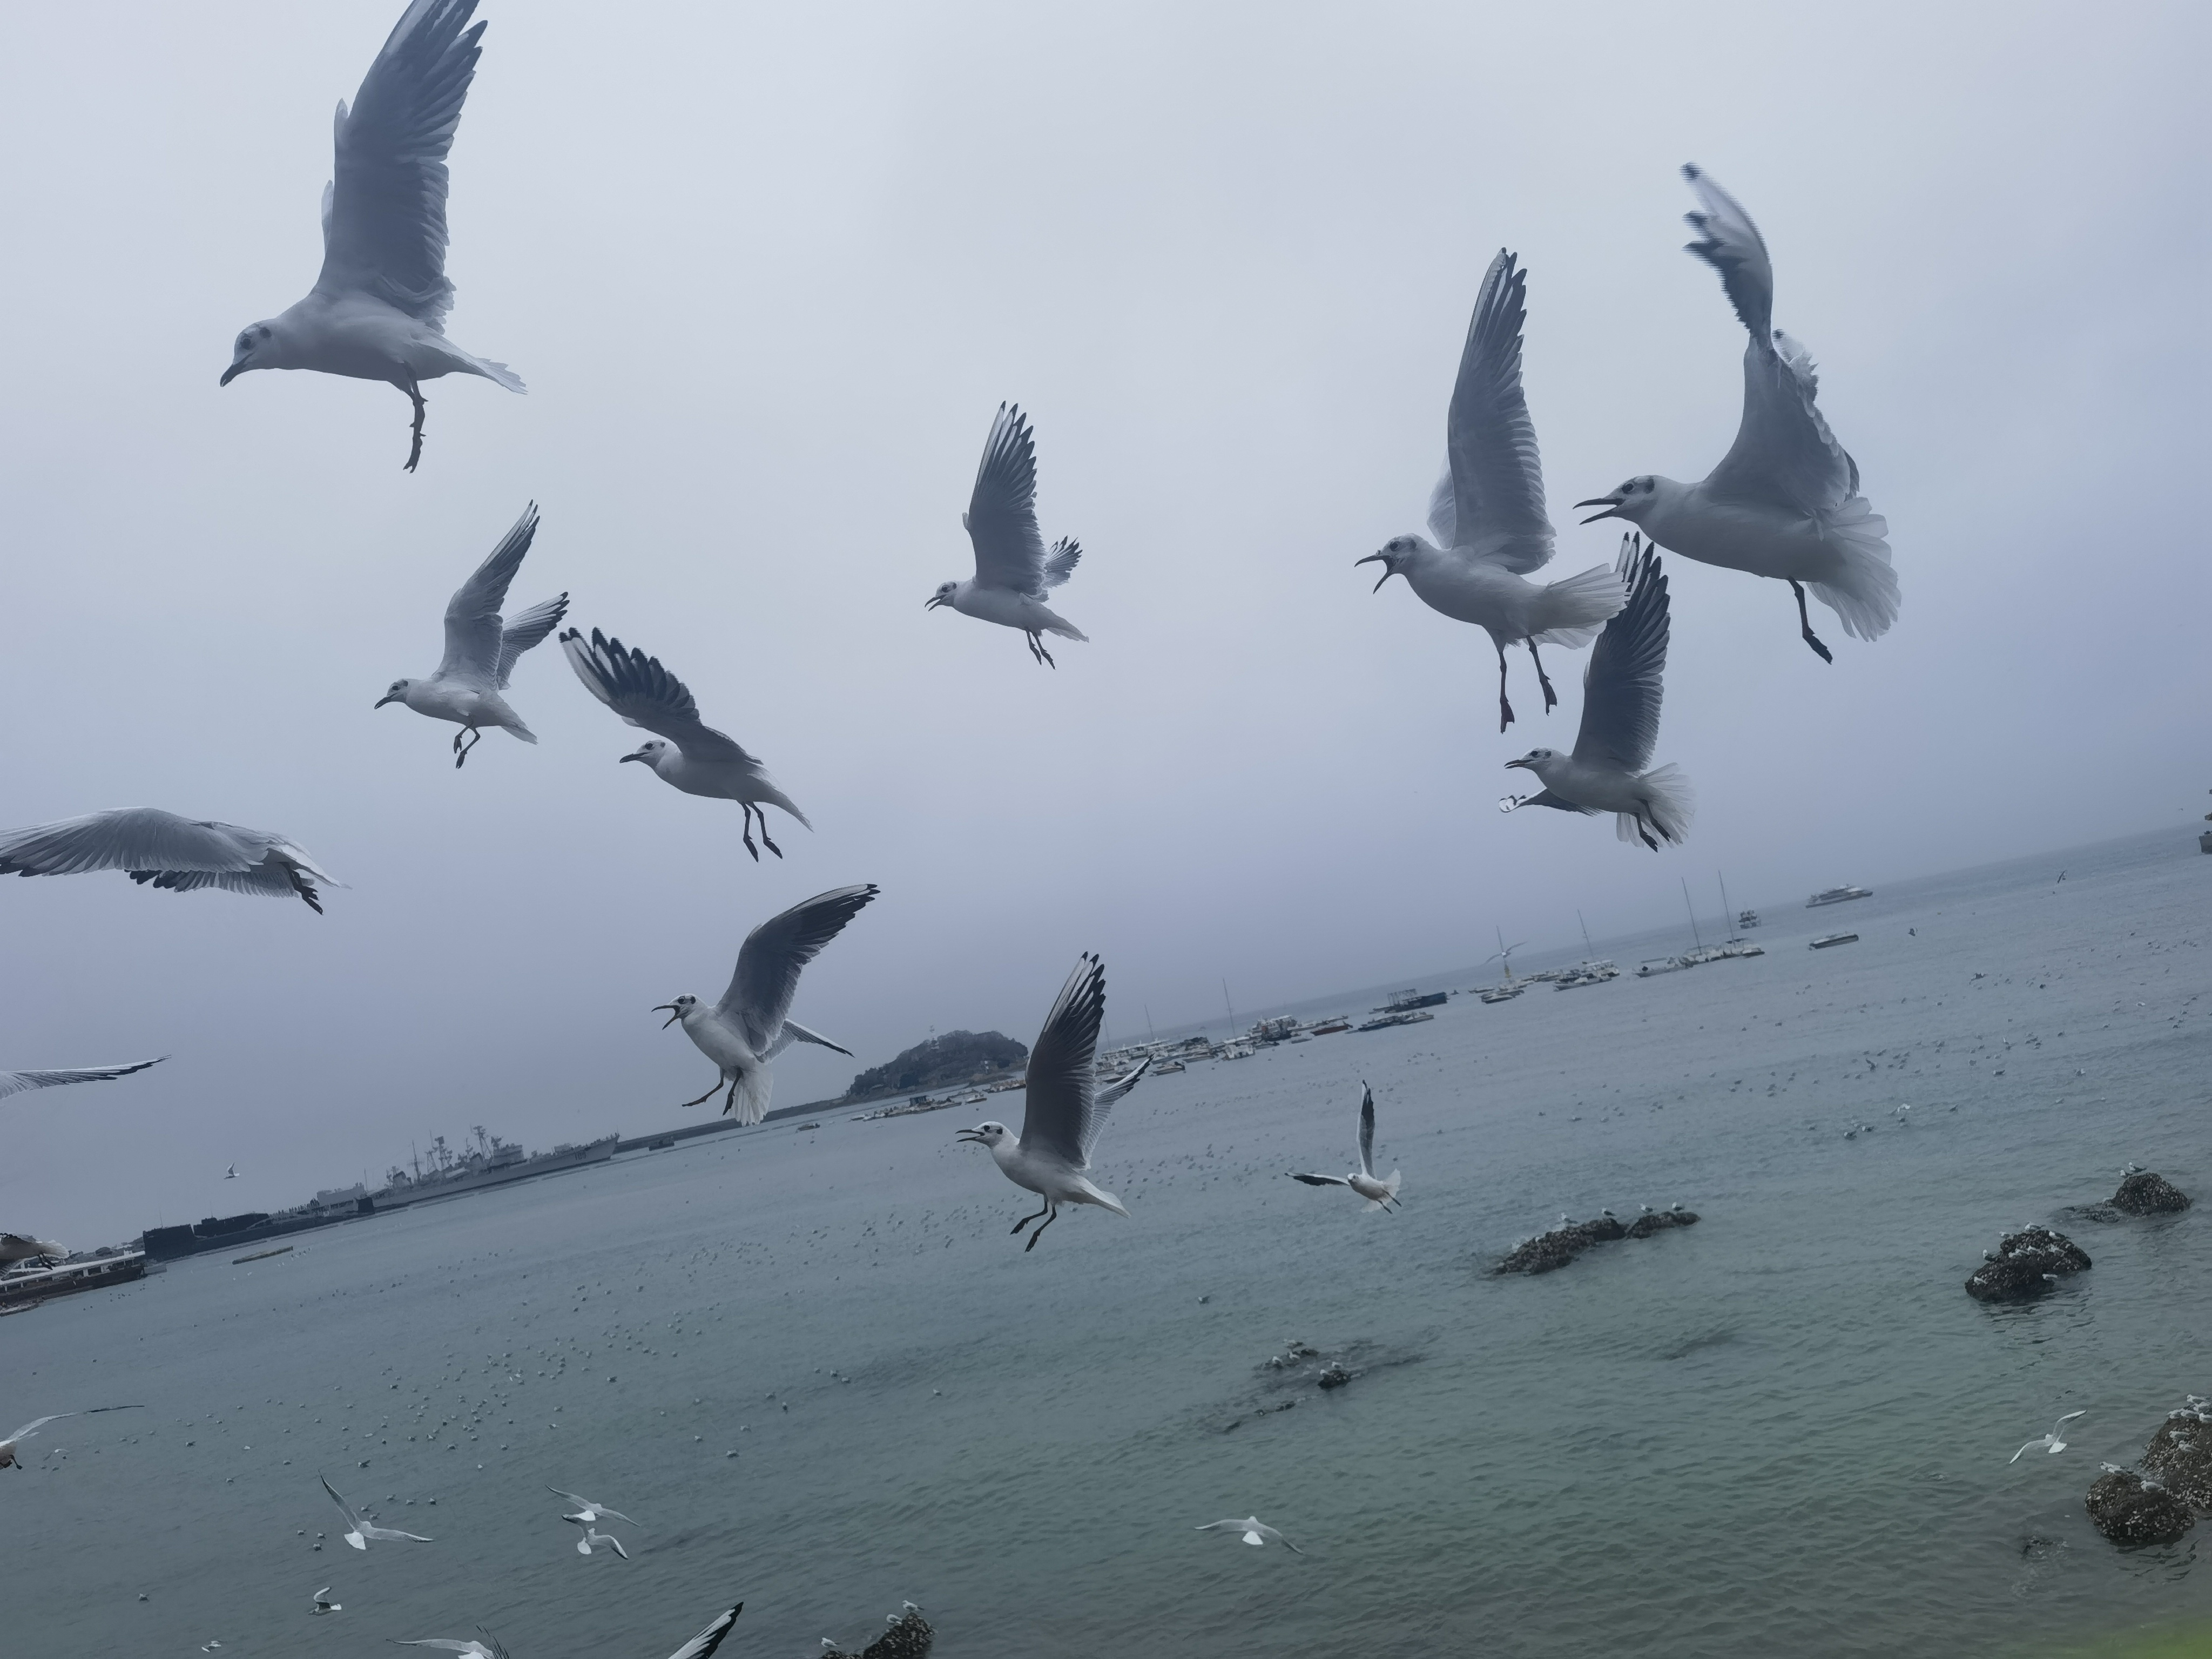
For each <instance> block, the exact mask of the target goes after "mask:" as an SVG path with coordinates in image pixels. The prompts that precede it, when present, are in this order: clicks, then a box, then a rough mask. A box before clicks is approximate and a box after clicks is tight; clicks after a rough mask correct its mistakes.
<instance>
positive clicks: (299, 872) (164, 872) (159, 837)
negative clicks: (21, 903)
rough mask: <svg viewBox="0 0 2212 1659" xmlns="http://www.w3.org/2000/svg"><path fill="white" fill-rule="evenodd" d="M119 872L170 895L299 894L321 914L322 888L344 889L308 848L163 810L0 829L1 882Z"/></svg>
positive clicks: (131, 810)
mask: <svg viewBox="0 0 2212 1659" xmlns="http://www.w3.org/2000/svg"><path fill="white" fill-rule="evenodd" d="M88 870H122V871H126V872H129V874H130V877H131V880H133V881H135V882H137V883H140V884H142V885H143V884H146V883H149V882H150V883H152V884H153V885H155V886H156V887H166V888H168V889H169V890H172V891H173V892H179V893H189V892H191V890H194V889H195V888H199V887H220V888H222V889H223V890H225V891H227V892H232V893H259V894H261V895H263V896H265V897H270V898H287V897H289V896H292V895H294V894H297V895H298V896H300V897H301V899H303V900H305V901H306V902H307V908H309V909H310V910H313V912H314V913H315V914H316V915H322V913H323V906H322V896H321V894H320V892H319V890H317V888H316V886H315V884H316V883H317V882H325V883H327V884H329V885H331V886H332V887H343V886H344V885H345V884H344V883H343V882H342V881H340V880H339V879H338V878H337V877H336V876H333V875H331V873H330V872H327V871H325V870H321V869H319V868H317V867H316V865H315V861H314V860H313V858H311V857H309V856H308V854H307V849H306V848H302V847H299V846H295V844H294V843H292V842H289V841H287V840H285V839H284V837H283V836H278V835H272V834H270V832H269V831H268V830H266V829H240V827H239V826H238V825H237V824H234V823H216V822H214V821H213V820H212V819H206V818H180V817H178V816H177V815H176V814H175V813H174V812H164V811H161V809H160V808H158V807H153V806H132V807H126V808H124V809H122V810H119V811H112V812H91V813H88V814H87V815H86V816H84V817H81V818H64V819H62V820H60V821H59V822H58V823H34V824H33V825H31V826H30V827H29V828H28V829H4V830H0V876H76V875H82V874H83V873H84V872H87V871H88Z"/></svg>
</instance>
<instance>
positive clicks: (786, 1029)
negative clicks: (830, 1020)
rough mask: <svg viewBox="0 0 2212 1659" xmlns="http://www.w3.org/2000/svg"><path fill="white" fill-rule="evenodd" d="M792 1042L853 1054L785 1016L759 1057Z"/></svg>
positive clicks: (773, 1053) (773, 1054)
mask: <svg viewBox="0 0 2212 1659" xmlns="http://www.w3.org/2000/svg"><path fill="white" fill-rule="evenodd" d="M794 1042H812V1043H817V1044H819V1045H820V1046H821V1047H823V1048H834V1049H836V1051H837V1052H838V1053H839V1054H843V1055H844V1056H845V1057H846V1058H847V1059H848V1060H849V1059H851V1058H852V1054H853V1051H852V1050H851V1049H850V1048H847V1047H846V1046H845V1045H844V1044H843V1043H842V1042H830V1041H829V1038H828V1037H826V1036H823V1035H822V1034H821V1033H820V1032H819V1031H810V1030H807V1029H806V1028H805V1026H804V1025H801V1024H799V1022H798V1021H797V1020H795V1019H793V1018H789V1017H788V1016H786V1018H785V1019H784V1022H783V1030H781V1031H780V1032H778V1033H777V1034H776V1039H775V1042H772V1043H770V1044H769V1050H768V1052H767V1053H766V1054H763V1055H762V1056H761V1058H762V1059H763V1060H774V1059H775V1057H776V1056H777V1055H778V1054H781V1053H782V1052H783V1051H784V1050H785V1049H786V1048H789V1047H790V1046H791V1045H792V1044H793V1043H794ZM607 1513H608V1514H609V1515H612V1514H613V1513H614V1511H613V1510H608V1511H607ZM623 1518H624V1519H625V1520H628V1519H629V1517H628V1516H624V1517H623ZM630 1524H631V1525H632V1526H635V1525H636V1524H637V1523H636V1522H635V1521H632V1522H630Z"/></svg>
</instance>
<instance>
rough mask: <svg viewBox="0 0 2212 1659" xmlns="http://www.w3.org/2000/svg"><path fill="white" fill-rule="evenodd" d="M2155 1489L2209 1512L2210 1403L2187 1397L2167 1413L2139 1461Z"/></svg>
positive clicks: (2211, 1486) (2211, 1469)
mask: <svg viewBox="0 0 2212 1659" xmlns="http://www.w3.org/2000/svg"><path fill="white" fill-rule="evenodd" d="M2139 1461H2140V1462H2141V1463H2142V1467H2143V1468H2144V1469H2145V1470H2146V1471H2147V1472H2148V1473H2149V1474H2154V1475H2155V1476H2157V1478H2158V1483H2159V1485H2160V1486H2164V1487H2166V1488H2167V1489H2168V1490H2169V1491H2171V1492H2176V1493H2179V1495H2180V1496H2181V1497H2183V1498H2186V1499H2187V1500H2188V1501H2189V1502H2190V1503H2191V1504H2195V1505H2196V1506H2197V1508H2198V1509H2200V1510H2212V1402H2208V1401H2203V1400H2201V1399H2199V1398H2198V1397H2197V1395H2191V1396H2190V1398H2189V1403H2188V1404H2187V1405H2185V1406H2184V1407H2181V1408H2180V1409H2179V1411H2172V1412H2168V1413H2166V1421H2165V1422H2163V1423H2161V1424H2160V1425H2158V1432H2157V1433H2156V1434H2154V1435H2153V1436H2151V1437H2150V1444H2148V1446H2145V1447H2144V1448H2143V1455H2142V1458H2141V1459H2140V1460H2139Z"/></svg>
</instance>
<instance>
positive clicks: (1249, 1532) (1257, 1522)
mask: <svg viewBox="0 0 2212 1659" xmlns="http://www.w3.org/2000/svg"><path fill="white" fill-rule="evenodd" d="M1224 1527H1228V1528H1232V1529H1233V1530H1235V1531H1236V1532H1237V1533H1238V1534H1242V1535H1243V1540H1244V1541H1245V1542H1246V1543H1248V1544H1249V1545H1251V1546H1252V1547H1254V1548H1255V1549H1257V1548H1258V1547H1260V1546H1261V1545H1262V1544H1264V1543H1266V1542H1267V1541H1268V1540H1269V1539H1271V1538H1272V1539H1273V1540H1274V1541H1276V1542H1277V1543H1278V1544H1280V1545H1281V1546H1282V1547H1284V1548H1285V1549H1286V1550H1288V1551H1289V1552H1290V1553H1291V1554H1293V1555H1304V1553H1305V1552H1304V1550H1302V1549H1300V1548H1299V1547H1297V1545H1296V1544H1293V1543H1292V1542H1291V1541H1290V1540H1289V1539H1287V1538H1285V1537H1284V1536H1283V1534H1280V1533H1279V1532H1277V1531H1276V1530H1275V1529H1274V1528H1273V1527H1271V1526H1269V1525H1268V1524H1267V1522H1264V1521H1262V1520H1261V1519H1260V1517H1259V1516H1256V1515H1248V1516H1245V1517H1244V1518H1243V1520H1242V1521H1209V1522H1206V1524H1205V1525H1204V1526H1202V1527H1196V1528H1192V1530H1193V1531H1195V1532H1218V1531H1220V1530H1221V1528H1224Z"/></svg>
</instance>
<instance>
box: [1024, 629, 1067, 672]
mask: <svg viewBox="0 0 2212 1659" xmlns="http://www.w3.org/2000/svg"><path fill="white" fill-rule="evenodd" d="M1030 651H1031V652H1032V653H1035V655H1036V659H1037V660H1038V661H1039V662H1041V663H1042V664H1043V665H1045V666H1046V667H1047V668H1057V667H1059V666H1060V665H1059V664H1058V663H1056V662H1054V660H1053V659H1052V653H1051V652H1049V651H1048V650H1046V649H1045V648H1044V635H1042V634H1031V635H1030Z"/></svg>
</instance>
